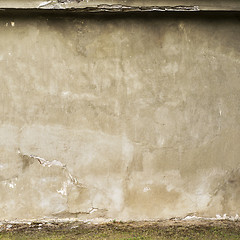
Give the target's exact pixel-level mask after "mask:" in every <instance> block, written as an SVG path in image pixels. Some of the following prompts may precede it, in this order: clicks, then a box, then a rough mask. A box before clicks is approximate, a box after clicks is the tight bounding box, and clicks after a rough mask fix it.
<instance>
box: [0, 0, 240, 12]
mask: <svg viewBox="0 0 240 240" xmlns="http://www.w3.org/2000/svg"><path fill="white" fill-rule="evenodd" d="M104 5H105V7H104V8H105V10H106V5H109V6H110V9H109V11H113V9H114V8H118V11H119V10H120V9H121V7H120V6H125V7H124V8H125V10H127V9H126V8H128V9H129V8H130V9H131V8H133V9H132V10H134V9H135V11H139V10H141V8H143V10H144V11H145V8H148V9H152V10H153V11H156V9H157V8H160V10H161V11H164V10H166V11H179V10H180V11H188V10H191V11H192V10H193V9H194V10H201V11H240V3H239V0H227V1H226V0H212V1H209V0H50V1H48V0H1V1H0V8H5V9H7V8H26V9H37V8H38V9H70V8H74V9H83V10H84V9H86V10H87V11H88V8H94V9H95V10H96V11H99V10H101V11H102V10H104V9H101V8H102V6H104ZM117 6H118V7H117ZM193 6H194V8H193ZM119 7H120V9H119ZM176 7H177V9H176ZM192 8H193V9H192ZM154 9H155V10H154ZM122 10H124V9H122Z"/></svg>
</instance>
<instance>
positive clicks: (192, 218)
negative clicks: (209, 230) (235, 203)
mask: <svg viewBox="0 0 240 240" xmlns="http://www.w3.org/2000/svg"><path fill="white" fill-rule="evenodd" d="M200 219H202V220H230V221H238V220H240V217H239V215H238V214H236V215H235V216H228V215H227V214H224V215H223V216H221V215H219V214H217V215H216V217H212V218H206V217H197V216H195V215H193V216H186V217H185V218H183V219H181V220H186V221H189V220H200Z"/></svg>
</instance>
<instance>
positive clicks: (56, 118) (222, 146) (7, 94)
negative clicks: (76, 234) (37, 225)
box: [0, 15, 240, 220]
mask: <svg viewBox="0 0 240 240" xmlns="http://www.w3.org/2000/svg"><path fill="white" fill-rule="evenodd" d="M0 33H1V37H0V71H1V78H0V83H1V94H0V121H1V122H0V123H1V124H0V150H1V151H0V192H1V195H0V218H1V219H7V220H11V219H15V218H17V219H29V218H42V217H61V218H62V217H78V218H79V219H86V218H88V219H89V218H117V219H124V220H128V219H136V220H137V219H152V218H170V217H184V216H186V215H187V214H190V213H191V214H193V213H194V214H196V215H200V216H215V215H216V214H224V213H226V214H228V215H235V214H237V213H239V207H240V205H239V204H240V202H239V198H240V189H239V182H240V170H239V156H240V146H239V145H240V127H239V122H240V120H239V119H240V108H239V104H240V82H239V77H240V68H239V64H240V60H239V59H240V58H239V57H240V46H239V41H240V28H239V20H238V19H237V18H235V17H228V18H225V19H223V18H217V17H216V16H213V17H209V18H206V17H201V15H198V17H192V18H188V17H177V18H174V17H160V16H158V17H156V16H155V17H154V16H150V15H148V16H144V17H141V16H133V15H131V16H130V15H128V17H116V16H110V15H108V16H104V15H102V16H101V17H96V16H95V17H93V16H89V17H81V16H79V17H78V18H58V17H57V16H45V17H35V18H27V17H25V18H23V17H15V18H14V17H8V18H3V17H2V18H1V20H0Z"/></svg>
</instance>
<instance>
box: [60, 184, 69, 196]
mask: <svg viewBox="0 0 240 240" xmlns="http://www.w3.org/2000/svg"><path fill="white" fill-rule="evenodd" d="M68 185H69V183H68V182H64V183H63V187H62V188H61V189H60V190H57V192H58V193H60V194H62V195H63V196H67V187H68Z"/></svg>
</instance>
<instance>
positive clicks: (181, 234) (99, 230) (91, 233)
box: [0, 220, 240, 240]
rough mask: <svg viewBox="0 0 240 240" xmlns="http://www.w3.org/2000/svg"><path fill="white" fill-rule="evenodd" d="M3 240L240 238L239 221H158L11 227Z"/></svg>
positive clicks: (3, 231) (6, 228) (4, 231)
mask: <svg viewBox="0 0 240 240" xmlns="http://www.w3.org/2000/svg"><path fill="white" fill-rule="evenodd" d="M0 227H1V232H0V239H1V240H3V239H4V240H5V239H16V240H25V239H33V240H35V239H44V240H45V239H49V240H50V239H52V240H57V239H150V240H151V239H208V240H210V239H240V222H238V221H237V222H233V221H203V220H202V221H199V220H198V221H158V222H124V223H123V222H118V221H114V222H111V223H105V224H87V223H82V222H69V223H56V222H55V223H54V222H52V223H43V222H32V223H31V224H26V223H25V224H24V223H23V224H9V223H5V224H3V225H1V226H0Z"/></svg>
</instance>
